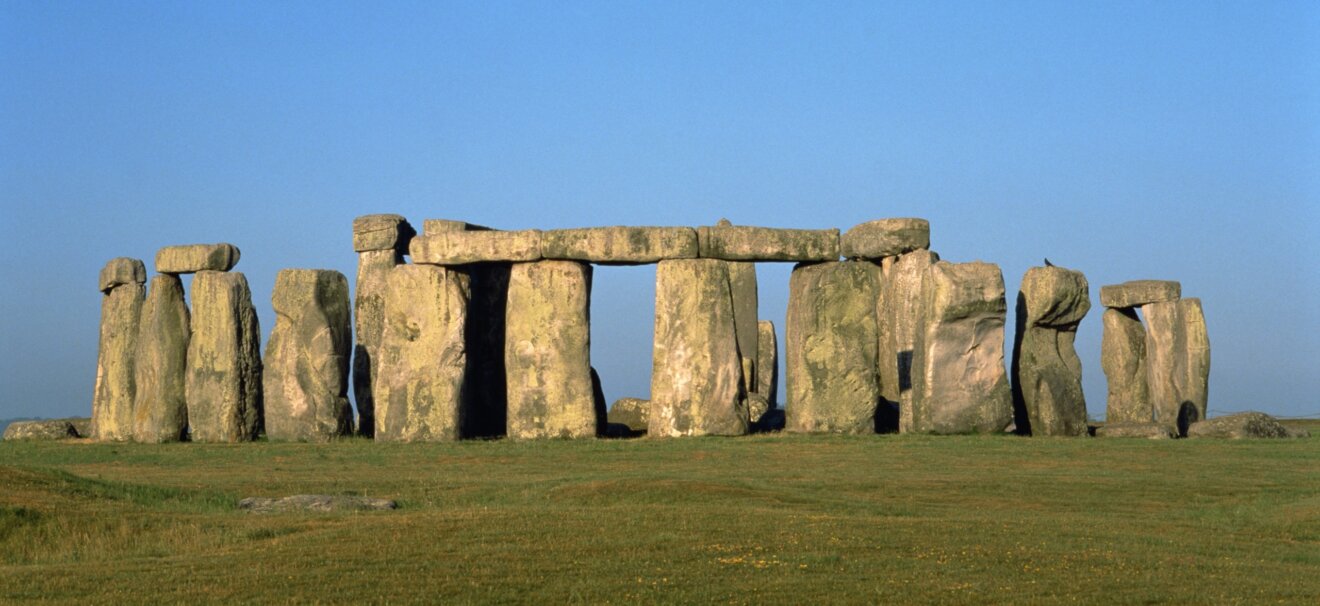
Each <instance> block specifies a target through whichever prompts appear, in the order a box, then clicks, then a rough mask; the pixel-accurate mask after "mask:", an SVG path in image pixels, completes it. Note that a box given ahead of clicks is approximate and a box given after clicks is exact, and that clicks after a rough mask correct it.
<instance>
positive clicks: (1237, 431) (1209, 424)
mask: <svg viewBox="0 0 1320 606" xmlns="http://www.w3.org/2000/svg"><path fill="white" fill-rule="evenodd" d="M1292 436H1293V434H1292V432H1290V431H1289V430H1288V428H1287V427H1285V426H1284V425H1283V424H1282V423H1280V422H1279V421H1278V419H1275V418H1274V417H1271V416H1270V415H1267V414H1264V413H1259V412H1240V413H1238V414H1233V415H1228V416H1223V417H1215V418H1213V419H1206V420H1204V421H1196V422H1194V423H1192V424H1191V426H1190V427H1188V428H1187V437H1189V438H1227V439H1233V440H1238V439H1242V438H1289V437H1292Z"/></svg>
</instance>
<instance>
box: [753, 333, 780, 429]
mask: <svg viewBox="0 0 1320 606" xmlns="http://www.w3.org/2000/svg"><path fill="white" fill-rule="evenodd" d="M756 333H757V339H756V389H754V390H752V391H754V392H755V393H758V394H761V395H762V396H764V397H765V399H766V401H767V402H769V403H770V406H771V407H772V408H773V407H774V406H775V405H776V404H777V403H778V402H779V339H778V337H776V336H775V323H774V322H771V321H770V320H761V321H759V322H757V323H756Z"/></svg>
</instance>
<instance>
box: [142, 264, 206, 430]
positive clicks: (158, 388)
mask: <svg viewBox="0 0 1320 606" xmlns="http://www.w3.org/2000/svg"><path fill="white" fill-rule="evenodd" d="M191 335H192V322H191V319H190V315H189V313H188V303H187V302H186V301H185V300H184V297H183V281H182V280H180V279H179V277H178V276H175V275H170V274H160V275H157V276H156V277H154V278H152V279H151V290H150V291H149V292H148V294H147V302H146V304H145V305H143V307H142V322H141V323H140V324H139V326H138V336H137V353H136V356H135V357H136V360H135V372H134V377H135V382H136V384H137V395H136V397H135V398H134V404H133V439H134V440H135V441H138V442H152V443H156V442H177V441H179V440H182V439H184V438H186V437H187V435H188V400H187V392H186V389H185V377H186V375H187V372H188V341H189V339H190V338H191Z"/></svg>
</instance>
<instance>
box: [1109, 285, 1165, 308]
mask: <svg viewBox="0 0 1320 606" xmlns="http://www.w3.org/2000/svg"><path fill="white" fill-rule="evenodd" d="M1181 296H1182V285H1181V284H1179V283H1177V282H1174V281H1172V280H1132V281H1131V282H1124V283H1122V284H1110V285H1109V286H1101V287H1100V304H1101V305H1104V306H1105V307H1112V308H1114V309H1122V308H1125V307H1139V306H1141V305H1145V304H1147V303H1160V302H1164V301H1177V300H1178V298H1179V297H1181Z"/></svg>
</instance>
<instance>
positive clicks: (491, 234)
mask: <svg viewBox="0 0 1320 606" xmlns="http://www.w3.org/2000/svg"><path fill="white" fill-rule="evenodd" d="M410 251H411V252H412V260H413V263H429V264H432V265H466V264H468V263H485V262H517V261H538V260H540V259H541V232H540V230H535V229H529V230H525V231H494V230H492V231H441V232H436V233H434V234H426V235H422V236H418V237H416V238H413V240H412V245H411V248H410Z"/></svg>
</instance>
